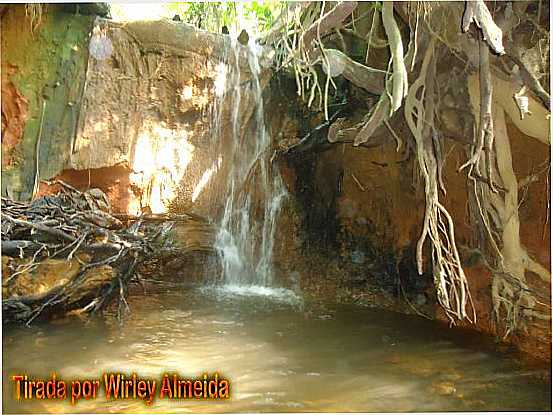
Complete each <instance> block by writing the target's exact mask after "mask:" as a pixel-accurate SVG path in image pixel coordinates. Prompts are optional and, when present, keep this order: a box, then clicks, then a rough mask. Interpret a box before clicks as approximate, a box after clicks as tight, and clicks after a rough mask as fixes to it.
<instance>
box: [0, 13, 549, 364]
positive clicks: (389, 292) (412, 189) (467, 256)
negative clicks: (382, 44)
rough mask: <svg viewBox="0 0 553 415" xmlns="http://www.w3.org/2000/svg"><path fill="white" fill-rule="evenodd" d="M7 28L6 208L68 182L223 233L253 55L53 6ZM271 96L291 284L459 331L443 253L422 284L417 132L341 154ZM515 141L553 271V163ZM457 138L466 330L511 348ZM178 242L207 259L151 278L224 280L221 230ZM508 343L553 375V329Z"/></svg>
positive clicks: (352, 114)
mask: <svg viewBox="0 0 553 415" xmlns="http://www.w3.org/2000/svg"><path fill="white" fill-rule="evenodd" d="M2 13H3V14H2V102H3V105H2V130H3V134H2V175H3V180H2V183H3V184H2V195H3V196H8V197H10V198H14V199H19V200H29V199H30V198H31V197H32V196H33V195H34V196H40V195H44V194H49V193H53V192H55V191H56V190H58V188H59V184H56V183H55V182H54V181H55V179H60V180H62V181H64V182H67V183H69V184H70V185H72V186H75V187H76V188H78V189H80V190H86V189H89V188H100V189H101V190H103V191H104V192H105V193H106V195H107V196H108V198H109V201H110V203H111V206H112V207H113V209H114V211H115V212H117V213H122V214H130V215H139V214H141V213H146V214H149V213H154V214H155V213H162V212H166V211H169V212H174V213H180V212H188V213H191V214H196V215H200V216H201V217H203V218H206V219H208V220H211V221H212V222H213V221H215V220H216V219H217V218H218V215H220V213H221V209H222V206H223V203H224V200H222V198H223V195H224V192H223V191H222V189H221V187H222V186H223V185H224V183H225V180H223V178H224V177H226V174H227V172H228V168H229V163H232V160H228V159H226V158H225V148H226V147H225V146H226V145H227V143H228V140H230V134H231V128H230V125H231V121H230V118H231V116H232V101H231V100H230V98H229V99H228V100H227V101H223V102H219V103H218V102H217V100H218V99H219V97H220V91H219V92H218V89H217V88H218V85H220V80H221V77H224V76H225V72H224V70H223V68H224V65H223V66H221V63H222V62H225V61H229V60H232V59H235V58H236V56H238V57H239V59H240V56H241V53H243V52H244V51H243V50H242V49H241V48H242V46H239V50H238V53H237V55H235V54H234V53H230V52H229V51H230V49H229V45H228V43H229V40H228V36H223V35H213V34H209V33H207V32H203V31H197V30H195V29H193V28H191V27H189V26H186V25H185V24H183V23H177V22H172V21H163V22H150V23H144V22H136V23H133V24H128V25H118V24H114V23H111V22H109V21H107V20H103V19H98V18H97V17H96V16H94V15H85V16H75V15H74V14H72V13H67V12H66V11H64V10H62V9H58V8H56V7H54V6H52V7H51V8H50V9H49V10H48V12H46V13H45V14H44V15H43V17H42V19H43V21H42V23H41V24H40V25H39V26H38V27H37V28H36V31H31V30H25V31H23V33H21V30H20V26H21V22H27V19H26V16H25V11H24V8H23V6H10V7H8V8H7V9H5V10H3V11H2ZM95 25H100V26H102V27H105V28H107V29H106V30H107V33H108V37H109V39H110V41H111V43H112V45H113V55H112V56H111V57H110V58H109V59H107V60H102V61H98V60H96V59H95V58H94V57H93V56H90V55H89V53H88V42H89V35H90V34H91V33H92V30H93V27H94V26H95ZM376 53H378V52H376ZM442 75H443V72H442ZM241 76H242V77H243V82H244V85H245V87H244V89H243V92H242V96H241V100H242V105H243V108H245V111H244V112H242V113H241V114H239V118H240V119H239V124H240V125H241V126H242V127H241V129H240V136H241V137H242V138H243V139H248V137H251V136H252V134H251V133H252V129H254V128H255V125H254V123H253V122H252V113H253V110H254V106H255V102H254V96H253V94H252V93H251V91H250V90H249V89H248V87H247V84H248V82H249V81H250V74H249V73H248V66H247V65H244V68H243V71H242V72H241ZM261 82H262V85H263V87H264V88H265V93H264V98H265V109H266V120H267V123H268V127H269V130H270V133H271V136H272V138H273V140H274V149H275V160H276V164H277V165H278V167H279V169H280V171H281V173H282V175H283V179H284V182H285V183H286V186H287V189H288V192H289V195H288V197H287V199H286V201H285V205H284V207H283V209H282V214H281V215H280V218H279V224H278V231H277V235H276V241H275V268H276V270H277V274H278V275H279V283H280V284H281V285H284V286H287V287H292V288H297V289H301V290H302V291H303V292H304V293H305V294H306V295H312V296H314V297H325V296H331V297H337V298H339V299H341V300H343V301H356V302H360V303H363V304H367V305H376V306H379V307H387V308H393V309H398V310H401V311H403V312H406V313H421V314H423V315H426V316H428V317H429V318H432V319H440V320H443V321H444V322H446V321H447V318H446V316H445V315H444V314H443V312H442V309H441V308H440V307H439V305H438V304H437V300H436V295H435V287H434V283H433V278H432V275H431V272H430V270H431V266H430V263H429V260H428V258H429V257H430V251H429V250H428V252H425V258H426V261H427V263H426V264H425V267H424V270H425V273H423V274H422V275H418V273H417V267H416V260H415V249H416V242H417V240H418V238H419V235H420V232H421V226H422V220H423V217H424V209H425V195H424V190H423V184H422V179H421V177H420V175H419V173H418V171H417V169H416V162H417V161H416V159H415V156H414V154H413V152H409V151H408V149H406V148H405V145H404V146H403V147H402V148H400V150H399V151H398V149H397V145H396V143H395V140H389V139H390V137H391V136H392V135H397V136H399V137H407V136H409V134H410V132H409V129H408V127H407V126H406V125H405V122H403V121H401V120H399V119H391V120H390V123H391V125H392V129H393V132H392V131H391V130H389V129H386V128H380V129H378V130H377V132H376V137H377V140H375V141H378V140H379V138H378V137H381V138H382V140H381V141H382V142H384V141H387V140H389V141H388V142H387V143H385V144H382V143H381V145H374V146H373V145H367V146H361V147H353V146H352V145H351V143H339V144H333V145H330V144H328V142H327V135H328V128H324V127H323V128H320V129H317V128H318V127H319V126H320V125H321V124H324V119H323V117H322V116H321V115H320V114H319V115H316V116H312V115H309V114H308V113H307V112H306V111H305V109H304V107H303V106H302V104H301V103H300V102H299V100H298V98H297V96H296V94H295V82H294V80H293V79H290V78H287V77H285V76H282V75H280V74H279V75H275V76H273V75H272V74H271V73H270V71H269V70H268V69H263V71H262V74H261ZM460 88H462V89H466V88H465V85H460ZM352 97H354V98H355V97H356V99H357V101H356V100H355V99H352ZM342 98H343V97H335V100H336V102H340V101H341V99H342ZM347 98H348V101H347V103H346V107H345V108H344V113H343V114H342V116H345V118H346V119H347V122H349V123H350V124H353V123H354V122H357V121H359V120H360V119H361V118H362V117H363V115H364V114H363V111H362V109H361V108H360V107H361V106H362V105H361V104H360V102H363V105H366V104H365V102H366V101H367V100H372V101H374V100H375V97H374V96H371V95H370V94H367V92H366V91H359V90H355V91H353V92H351V91H350V94H349V96H348V97H347ZM216 104H218V105H216ZM302 108H303V109H302ZM214 111H221V113H222V115H221V116H220V117H219V118H218V119H219V120H221V123H222V125H219V126H215V125H213V120H214V119H215V118H216V117H214ZM507 128H508V135H509V138H510V142H511V151H512V153H513V155H514V156H513V168H514V171H515V173H516V175H517V177H518V178H519V182H524V183H525V184H524V186H521V189H520V194H521V198H520V202H521V204H520V210H519V212H520V230H521V232H520V235H521V241H522V243H523V244H524V245H525V246H526V248H527V250H528V251H529V253H530V254H531V256H532V257H533V258H535V259H536V260H537V261H538V262H540V263H541V264H542V265H543V266H544V267H546V268H548V269H550V266H551V260H550V226H549V216H550V212H549V210H548V203H547V201H548V198H549V191H550V188H549V183H548V180H547V174H536V173H538V171H539V170H540V166H542V165H543V163H547V160H548V155H549V147H548V146H547V145H546V144H543V143H540V142H539V141H537V140H534V139H532V138H531V137H529V136H526V135H525V134H524V133H522V132H521V131H520V130H519V129H518V128H517V126H516V125H514V124H513V123H512V122H510V121H508V122H507ZM214 131H220V132H221V134H220V135H214ZM307 134H314V135H317V134H318V135H319V136H320V140H319V142H320V143H323V144H322V145H320V146H319V145H317V146H316V147H315V148H309V149H302V148H301V147H300V148H299V149H297V148H296V150H294V151H290V148H291V147H292V146H293V145H295V144H298V143H299V141H300V139H302V138H304V137H305V136H306V135H307ZM458 138H459V139H458V140H455V141H454V140H450V141H447V145H446V146H445V148H444V149H443V154H444V155H445V160H446V162H445V167H444V169H445V170H444V174H443V177H444V180H445V185H446V188H447V198H444V205H445V206H446V208H447V209H448V211H449V212H450V213H451V216H452V218H453V220H454V226H455V231H456V240H457V244H458V246H459V249H460V255H461V262H462V265H463V267H464V270H465V272H466V275H467V279H468V284H469V286H470V289H471V292H472V299H473V301H474V305H475V311H476V314H477V320H476V323H475V324H474V325H472V324H469V323H463V324H466V326H467V327H470V328H476V329H477V330H480V331H484V332H487V333H490V334H492V335H495V336H499V337H502V336H503V334H504V333H505V328H504V327H503V326H502V325H501V324H496V323H495V316H494V315H493V305H492V300H491V298H492V297H491V283H492V277H491V273H490V271H489V269H488V267H487V266H486V264H485V262H484V259H483V257H482V255H481V253H480V252H479V251H478V250H475V249H474V246H475V241H474V233H473V229H472V227H471V225H470V221H469V212H468V208H467V203H468V197H469V196H468V191H467V184H466V183H467V182H466V176H465V175H463V173H460V172H459V171H458V169H459V167H460V166H461V165H462V164H463V163H464V162H465V161H466V157H467V150H466V146H464V145H463V144H462V142H463V137H458ZM527 178H529V179H528V180H526V181H525V180H524V179H527ZM46 181H50V184H48V183H46ZM175 235H176V236H175V237H176V238H177V239H178V240H179V241H180V243H181V244H183V245H184V246H186V245H187V243H190V239H191V238H194V237H198V236H197V235H200V236H199V238H200V239H201V241H200V242H199V243H197V244H193V243H192V244H191V245H194V246H201V247H202V249H200V250H197V251H194V250H192V253H190V252H189V254H190V255H188V256H187V257H185V258H183V257H182V256H179V255H173V256H171V257H169V258H164V259H162V260H161V262H159V263H154V264H149V266H151V268H152V269H158V270H159V267H162V268H163V269H164V271H166V272H167V273H168V274H171V275H173V276H174V277H177V278H183V279H185V278H189V279H193V280H200V279H201V276H202V272H204V274H205V273H209V274H210V275H211V274H215V273H216V271H214V269H215V268H216V266H217V264H216V259H215V257H216V256H215V255H214V254H213V252H212V250H211V251H210V250H209V249H207V248H206V247H207V246H208V245H209V244H210V241H212V235H213V230H212V229H211V230H210V231H207V232H206V231H205V229H203V230H202V231H201V232H195V231H188V230H186V228H185V227H180V228H179V227H178V226H177V230H176V233H175ZM210 238H211V239H210ZM204 248H205V249H204ZM198 252H200V253H198ZM5 262H6V261H4V260H3V267H4V263H5ZM156 267H157V268H156ZM198 270H200V271H198ZM202 270H203V271H202ZM206 270H209V271H206ZM4 275H6V273H4ZM528 284H529V286H530V287H531V288H532V290H534V291H535V292H537V293H539V295H538V298H539V299H540V301H542V302H543V303H545V304H550V284H549V283H546V282H544V281H542V280H540V279H539V278H537V277H536V276H535V275H533V274H532V273H529V278H528ZM505 341H506V342H507V343H508V344H513V345H515V346H516V347H517V348H519V349H520V350H522V351H524V352H525V353H526V354H527V355H528V356H531V357H534V358H536V359H540V360H546V361H547V360H549V361H550V360H551V355H550V349H551V329H550V323H549V321H541V320H538V319H530V324H528V325H527V327H526V329H521V330H519V331H517V332H516V333H513V334H511V335H510V336H509V337H507V338H506V340H505Z"/></svg>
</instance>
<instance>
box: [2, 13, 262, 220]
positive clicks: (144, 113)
mask: <svg viewBox="0 0 553 415" xmlns="http://www.w3.org/2000/svg"><path fill="white" fill-rule="evenodd" d="M25 21H26V16H25V9H24V7H23V6H20V7H19V6H13V7H10V8H9V9H8V10H7V12H6V13H5V14H4V16H3V17H2V49H3V58H4V59H3V60H2V65H3V66H2V69H3V70H2V76H3V78H2V94H3V100H4V101H5V102H6V103H7V105H5V106H3V113H2V120H3V121H2V122H3V129H4V126H5V129H6V133H7V134H6V135H4V137H3V139H2V146H3V151H2V153H3V154H2V160H3V164H2V171H3V174H4V178H5V179H6V180H4V181H3V185H2V186H3V187H2V192H3V194H4V195H9V196H11V197H12V198H15V199H23V200H25V199H30V198H31V197H32V195H33V193H36V190H37V189H38V192H39V194H41V193H48V192H51V191H54V190H55V186H54V187H52V185H50V184H48V183H45V182H44V181H42V182H41V180H48V179H61V180H64V181H67V182H69V183H70V184H73V185H75V186H77V187H78V188H80V189H86V188H90V187H99V188H101V189H102V190H104V191H105V192H106V193H107V194H108V195H110V197H111V198H112V204H113V206H114V208H115V209H116V210H118V211H120V212H126V213H132V214H138V213H140V212H141V211H144V210H145V211H152V212H154V213H161V212H165V211H167V210H169V209H171V210H177V211H178V210H187V211H191V212H195V213H197V214H200V215H202V216H206V217H214V216H215V215H216V213H217V211H218V209H219V208H220V206H221V203H222V201H221V197H222V194H223V192H222V189H221V188H220V186H219V185H220V184H224V180H219V179H218V178H219V177H224V174H225V171H226V169H227V164H228V162H229V160H227V159H226V158H225V156H224V153H225V146H226V143H228V141H229V140H230V139H231V131H232V129H231V128H230V122H231V121H230V117H231V109H232V108H233V102H232V99H231V98H232V97H231V95H232V94H225V88H226V87H227V86H226V84H225V78H226V76H227V73H228V71H229V70H230V67H232V66H234V65H236V64H237V65H238V66H239V67H240V73H241V80H242V83H243V84H244V85H245V87H244V88H243V93H242V98H241V109H242V112H241V114H240V117H239V118H240V119H239V123H240V125H241V129H240V134H241V136H243V135H244V134H248V133H249V132H251V131H250V130H251V128H252V123H250V120H251V114H252V111H253V108H254V105H255V102H254V97H253V94H252V93H251V88H248V82H249V80H250V78H251V73H250V71H249V64H248V60H247V51H246V47H244V46H242V45H240V44H237V45H231V42H230V38H229V37H228V36H224V35H217V34H212V33H208V32H205V31H201V30H197V29H195V28H193V27H192V26H189V25H187V24H185V23H180V22H173V21H170V20H162V21H156V22H151V21H148V22H132V23H128V24H124V25H123V24H117V23H114V22H112V21H110V20H105V19H101V18H93V17H91V16H78V15H73V14H69V13H66V12H65V9H64V8H63V7H61V6H60V7H50V8H48V9H47V10H46V11H45V12H44V14H43V16H42V20H41V22H40V23H39V24H38V25H37V27H36V29H35V31H34V32H32V31H31V30H30V29H28V30H27V31H24V33H23V36H22V38H21V39H19V38H18V37H17V36H19V29H20V27H21V24H22V23H23V22H25ZM93 28H95V29H94V30H95V31H94V30H93ZM98 33H101V34H105V37H104V38H102V41H103V42H108V43H109V44H110V45H111V53H110V54H109V56H107V57H106V59H97V57H95V56H94V55H93V54H91V53H89V44H90V42H91V41H94V40H95V37H96V40H97V37H98ZM37 56H38V58H37ZM267 79H268V73H267V71H264V72H263V73H262V75H261V83H262V85H265V83H266V81H267ZM223 96H224V97H225V99H222V98H221V97H223ZM43 108H44V113H43ZM215 113H216V114H215ZM214 119H217V120H219V121H218V122H219V125H218V126H215V125H213V124H214ZM23 129H24V133H22V131H23ZM39 132H40V134H39ZM39 136H40V139H39V138H38V137H39ZM18 155H19V157H18ZM37 155H38V161H37V160H36V159H37ZM35 161H36V163H35ZM36 165H38V175H37V178H36V180H35V173H36V171H37V168H36ZM35 182H36V183H35ZM35 186H36V189H35Z"/></svg>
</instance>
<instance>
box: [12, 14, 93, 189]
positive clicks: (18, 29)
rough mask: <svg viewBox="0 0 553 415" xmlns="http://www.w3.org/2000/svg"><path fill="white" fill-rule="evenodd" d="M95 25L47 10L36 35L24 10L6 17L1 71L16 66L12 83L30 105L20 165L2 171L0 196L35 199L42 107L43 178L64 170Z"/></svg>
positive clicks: (18, 153)
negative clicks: (33, 194)
mask: <svg viewBox="0 0 553 415" xmlns="http://www.w3.org/2000/svg"><path fill="white" fill-rule="evenodd" d="M93 21H94V17H93V16H80V15H74V14H68V13H64V12H61V11H60V9H59V7H57V6H56V5H49V7H48V9H47V12H46V13H45V14H43V15H42V22H41V23H40V25H39V26H38V28H37V29H36V31H35V32H34V33H31V30H30V25H29V22H28V19H27V18H26V16H25V10H24V6H23V5H14V6H11V7H10V10H9V11H8V12H7V13H6V15H4V17H3V18H2V67H3V70H5V65H13V66H15V67H16V70H15V73H14V75H13V76H12V78H11V80H12V81H13V83H14V84H15V86H16V87H17V88H18V89H19V91H20V93H21V94H22V95H23V96H24V97H25V98H26V99H27V101H28V118H27V122H26V124H25V130H24V135H23V139H22V141H21V142H20V143H19V144H18V146H17V148H16V159H17V161H16V163H15V164H14V165H13V166H11V167H10V168H9V169H6V170H5V171H3V172H2V173H3V178H4V180H2V194H6V192H7V189H9V190H10V195H12V196H13V197H16V198H19V199H28V198H29V197H30V196H31V194H32V190H33V185H34V176H35V163H36V161H35V153H36V143H37V139H38V133H39V129H40V123H41V114H42V106H43V102H46V106H45V112H44V120H43V125H42V136H41V137H42V138H41V144H40V149H39V154H40V157H39V172H40V178H41V179H48V178H51V177H53V176H55V175H56V174H58V173H59V172H60V171H61V170H62V169H63V168H64V167H65V163H66V161H67V160H68V158H69V154H70V151H71V143H72V141H73V137H74V135H75V130H76V125H77V121H78V115H79V114H78V109H79V108H80V100H81V96H82V90H83V85H84V81H85V74H86V65H87V61H88V37H89V33H90V30H91V28H92V23H93Z"/></svg>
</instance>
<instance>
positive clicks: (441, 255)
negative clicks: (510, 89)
mask: <svg viewBox="0 0 553 415" xmlns="http://www.w3.org/2000/svg"><path fill="white" fill-rule="evenodd" d="M434 48H435V40H434V39H432V40H431V41H430V44H429V45H428V48H427V50H426V54H425V56H424V60H423V63H422V67H421V71H420V76H419V78H418V79H417V80H416V81H415V82H414V83H413V84H412V85H411V87H410V88H409V93H408V95H407V98H406V101H405V119H406V121H407V124H408V126H409V128H410V130H411V132H412V133H413V135H414V137H415V141H416V154H417V159H418V163H419V169H420V172H421V174H422V176H423V178H424V182H425V194H426V210H425V215H424V225H423V230H422V234H421V236H420V239H419V241H418V243H417V267H418V271H419V274H422V272H423V258H422V253H423V246H424V243H425V242H426V240H427V239H430V242H431V250H432V271H433V274H434V285H435V287H436V291H437V297H438V301H439V303H440V305H441V306H442V307H443V309H444V310H445V312H446V314H447V316H448V317H449V319H450V321H451V323H452V324H454V323H455V320H454V319H455V318H457V319H459V320H463V319H465V318H467V319H468V320H469V321H471V322H474V321H475V320H476V314H475V312H474V307H472V310H473V315H472V318H471V317H469V315H468V314H467V304H468V303H471V306H472V300H471V296H470V292H469V289H468V284H467V280H466V277H465V273H464V271H463V268H462V267H461V262H460V259H459V253H458V250H457V246H456V243H455V233H454V226H453V220H452V218H451V215H450V214H449V212H448V211H447V210H446V209H445V207H444V206H443V205H442V204H441V203H440V201H439V197H438V185H439V182H440V179H439V171H440V160H439V154H438V156H437V153H436V146H435V144H434V142H435V141H437V140H438V137H437V136H436V133H435V130H434V101H433V100H434V79H435V59H434ZM419 91H421V96H420V98H418V97H417V95H418V93H419Z"/></svg>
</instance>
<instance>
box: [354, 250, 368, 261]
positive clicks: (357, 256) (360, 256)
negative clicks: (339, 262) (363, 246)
mask: <svg viewBox="0 0 553 415" xmlns="http://www.w3.org/2000/svg"><path fill="white" fill-rule="evenodd" d="M351 262H353V263H354V264H363V263H364V262H365V253H364V252H363V251H359V250H355V251H353V252H352V253H351Z"/></svg>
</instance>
